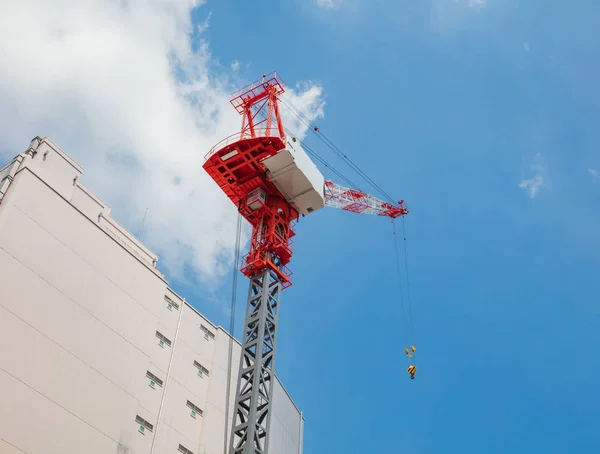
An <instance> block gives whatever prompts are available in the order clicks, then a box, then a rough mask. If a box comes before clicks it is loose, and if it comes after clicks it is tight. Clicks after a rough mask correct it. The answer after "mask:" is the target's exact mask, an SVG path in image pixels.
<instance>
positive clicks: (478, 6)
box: [469, 0, 487, 10]
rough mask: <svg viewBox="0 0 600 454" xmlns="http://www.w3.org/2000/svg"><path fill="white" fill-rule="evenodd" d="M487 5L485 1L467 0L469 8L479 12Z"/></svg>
mask: <svg viewBox="0 0 600 454" xmlns="http://www.w3.org/2000/svg"><path fill="white" fill-rule="evenodd" d="M486 3H487V0H469V8H473V9H476V10H480V9H481V8H483V7H484V6H485V5H486Z"/></svg>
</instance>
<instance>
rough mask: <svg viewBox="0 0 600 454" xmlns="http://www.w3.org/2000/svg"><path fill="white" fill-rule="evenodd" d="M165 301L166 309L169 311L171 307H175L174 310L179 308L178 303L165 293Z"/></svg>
mask: <svg viewBox="0 0 600 454" xmlns="http://www.w3.org/2000/svg"><path fill="white" fill-rule="evenodd" d="M165 301H166V302H167V309H169V310H170V311H172V310H173V309H175V310H176V311H178V310H179V304H177V303H176V302H175V301H173V300H172V299H171V298H169V297H168V296H167V295H165Z"/></svg>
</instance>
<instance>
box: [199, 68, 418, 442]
mask: <svg viewBox="0 0 600 454" xmlns="http://www.w3.org/2000/svg"><path fill="white" fill-rule="evenodd" d="M284 91H285V88H284V84H283V82H282V80H281V79H280V77H279V76H278V75H277V73H271V74H269V75H264V76H263V77H262V79H260V80H257V81H255V82H253V83H251V84H249V85H247V86H246V87H244V88H242V89H240V90H239V91H237V92H236V93H234V94H233V95H232V99H231V104H232V105H233V107H234V108H235V109H236V110H237V111H238V112H239V113H240V114H241V115H242V129H241V131H240V132H239V133H236V134H234V135H232V136H230V137H228V138H226V139H224V140H222V141H221V142H219V143H218V144H217V145H216V146H215V147H213V149H212V150H211V151H210V152H209V153H208V155H207V156H206V161H205V163H204V165H203V168H204V170H205V171H206V172H207V173H208V174H209V175H210V177H211V178H212V179H213V180H214V181H215V182H216V183H217V184H218V185H219V187H220V188H221V189H222V190H223V192H224V193H225V194H226V195H227V197H229V199H230V200H231V201H232V202H233V203H234V204H235V206H236V207H237V209H238V210H239V213H240V214H241V216H242V217H243V218H244V219H246V220H247V221H248V222H249V223H250V225H251V226H252V236H251V240H250V250H249V252H248V254H247V255H246V256H244V258H243V259H242V263H241V272H242V273H243V274H244V275H245V276H247V277H248V278H249V279H250V288H249V292H248V300H247V309H246V318H245V323H244V333H243V340H242V354H241V358H240V365H239V374H238V387H237V392H236V397H235V411H234V416H233V424H232V430H231V439H230V444H229V446H230V451H229V454H267V452H268V446H269V424H270V414H271V401H272V390H273V382H274V377H273V371H274V364H275V351H276V340H277V325H278V319H279V304H280V295H281V291H282V290H283V289H285V288H286V287H289V286H290V285H291V280H290V277H291V272H290V271H289V269H288V268H287V265H288V263H289V262H290V260H291V257H292V238H293V236H294V225H295V223H296V222H297V221H298V220H299V217H300V215H302V216H306V215H308V214H311V213H314V212H315V211H317V210H319V209H321V208H323V207H325V206H330V207H334V208H340V209H343V210H346V211H351V212H354V213H360V214H371V215H376V216H384V217H388V218H392V219H395V218H397V217H400V216H403V215H405V214H407V213H408V210H407V209H406V207H405V206H404V202H403V201H400V202H398V204H391V203H388V202H384V201H382V200H379V199H377V198H376V197H373V196H372V195H369V194H366V193H364V192H362V191H359V190H355V189H350V188H345V187H342V186H339V185H337V184H335V183H333V182H331V181H326V180H325V179H324V177H323V175H322V174H321V172H320V171H319V169H318V168H317V166H316V165H315V164H314V163H313V162H312V160H311V159H310V158H309V157H308V155H307V154H306V153H305V152H304V150H303V149H302V146H301V145H300V143H299V142H298V141H297V140H295V139H294V140H288V138H286V134H285V129H284V127H283V123H282V121H281V116H280V112H279V97H280V96H281V95H282V94H283V93H284ZM265 111H266V112H265ZM259 115H260V116H261V117H262V118H261V119H260V121H258V120H259ZM231 334H232V335H233V333H231Z"/></svg>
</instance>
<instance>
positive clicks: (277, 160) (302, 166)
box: [262, 140, 325, 215]
mask: <svg viewBox="0 0 600 454" xmlns="http://www.w3.org/2000/svg"><path fill="white" fill-rule="evenodd" d="M262 163H263V164H264V166H265V167H266V169H267V170H268V172H269V180H271V181H272V182H273V184H274V185H275V187H276V188H277V189H279V191H280V192H281V194H282V195H283V196H284V197H285V198H286V200H287V202H288V203H289V204H290V205H292V206H293V207H294V208H295V209H296V210H298V213H300V214H303V215H307V214H310V213H314V212H315V211H317V210H320V209H321V208H323V207H324V206H325V178H324V177H323V174H322V173H321V171H320V170H319V168H318V167H317V166H316V165H315V163H314V162H312V160H311V159H310V158H309V157H308V155H307V154H306V152H305V151H304V150H303V149H302V147H301V146H300V144H299V143H298V142H294V141H293V140H287V141H286V147H285V148H284V149H283V150H280V151H279V152H277V154H275V155H273V156H271V157H269V158H266V159H265V160H264V161H262Z"/></svg>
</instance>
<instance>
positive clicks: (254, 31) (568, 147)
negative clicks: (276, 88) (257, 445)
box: [188, 0, 600, 454]
mask: <svg viewBox="0 0 600 454" xmlns="http://www.w3.org/2000/svg"><path fill="white" fill-rule="evenodd" d="M209 11H210V13H211V16H210V19H209V24H210V25H209V28H208V30H207V31H206V34H207V35H206V38H207V39H208V40H209V42H210V45H211V48H212V52H213V55H214V57H215V58H217V59H218V60H219V61H220V62H221V64H222V65H229V64H230V63H231V62H233V61H235V60H237V61H239V62H240V77H242V78H244V80H245V81H248V80H252V79H253V78H256V76H257V74H258V75H260V74H262V73H263V72H268V71H271V70H277V71H279V72H280V74H281V75H282V77H283V78H284V80H285V81H286V82H287V83H288V84H290V85H293V84H294V83H295V82H296V81H298V80H313V81H317V82H319V83H320V84H322V85H323V87H324V98H325V100H326V103H327V104H326V108H325V118H323V119H321V120H318V121H317V123H318V124H319V126H320V127H321V130H322V131H323V132H324V133H325V134H326V135H327V136H328V137H329V138H330V139H332V140H333V141H334V142H335V143H336V144H337V145H338V146H340V147H341V148H342V149H343V150H344V151H345V152H346V153H347V154H348V155H349V156H350V157H351V158H352V159H353V160H354V161H355V162H357V163H359V164H360V166H361V167H362V168H363V169H364V170H365V171H366V172H367V174H369V175H370V176H372V177H373V178H374V179H375V180H376V181H377V182H378V183H379V184H380V185H381V186H383V187H384V189H385V190H386V191H387V192H389V193H391V194H392V195H393V196H394V197H397V198H398V199H400V198H404V199H405V200H406V201H407V203H408V206H409V208H410V209H411V213H410V215H409V216H408V217H407V218H406V227H407V237H408V240H407V241H408V248H409V267H410V268H409V272H410V283H411V288H412V297H413V298H412V300H413V301H412V303H413V319H414V326H415V337H414V342H415V344H416V345H417V348H418V372H417V376H416V379H415V380H414V381H411V380H409V378H408V375H407V373H406V372H405V369H406V366H407V362H406V360H405V358H404V354H403V352H402V350H403V348H404V346H405V336H404V334H403V332H402V326H403V324H402V321H401V320H402V317H403V316H406V313H401V311H400V301H399V297H398V292H397V287H396V285H397V284H396V277H395V276H396V274H395V268H394V266H395V265H394V255H393V249H392V248H393V239H392V234H391V227H390V225H389V222H387V221H385V220H384V219H379V218H371V217H366V216H365V217H361V216H358V215H353V214H349V213H344V212H338V211H335V210H332V209H330V210H323V211H321V212H318V213H316V214H315V215H313V216H311V217H308V218H306V219H304V220H303V221H302V222H301V223H300V224H299V226H298V228H297V232H298V236H297V240H296V243H295V255H294V257H293V262H292V265H291V267H292V269H293V271H294V286H293V287H291V288H290V289H289V290H286V291H285V292H284V294H283V305H282V309H281V319H280V320H281V322H280V323H281V324H280V338H279V351H278V358H277V373H278V374H279V375H280V377H281V378H282V379H283V382H284V383H285V385H286V387H287V388H288V390H289V391H290V393H291V395H292V396H293V398H294V399H295V401H296V402H297V404H298V405H299V407H300V408H301V409H302V410H303V411H304V414H305V417H306V426H305V430H306V432H305V454H317V453H331V454H334V453H340V454H341V453H349V452H352V453H354V452H356V453H359V452H367V453H375V452H396V451H402V452H404V451H406V452H412V453H415V454H419V453H442V452H448V453H451V452H460V453H481V452H486V453H490V454H491V453H506V452H511V453H521V452H522V453H526V452H527V453H529V452H549V453H566V452H596V451H597V450H598V449H600V433H599V432H598V431H597V430H596V421H598V418H599V417H600V410H598V408H599V404H600V396H599V393H598V391H597V383H598V382H599V380H600V360H599V359H598V348H599V347H600V334H598V323H599V321H600V318H599V315H600V310H599V309H598V294H599V292H600V279H598V271H599V270H600V266H599V265H600V260H599V254H598V251H599V246H600V241H599V240H598V235H597V232H598V228H599V226H600V217H599V214H598V213H599V212H598V209H597V207H598V202H599V201H600V179H598V178H597V177H595V176H594V175H593V173H594V172H593V171H594V170H597V169H600V154H599V153H598V145H599V137H598V133H597V124H598V118H599V114H600V105H599V100H600V98H599V96H598V91H597V89H596V87H595V84H594V81H596V80H598V76H599V64H598V57H599V50H600V49H599V44H598V40H597V30H598V28H597V27H598V25H599V21H598V17H599V15H598V13H600V5H597V4H596V3H593V2H584V1H580V2H576V3H575V4H571V3H567V2H564V1H561V2H558V1H545V2H542V1H534V2H528V3H527V4H526V5H522V4H518V3H517V2H516V1H503V0H488V1H487V2H481V3H480V4H478V5H477V4H474V3H473V4H471V5H469V2H468V1H466V0H465V1H462V2H458V1H457V2H452V1H442V0H433V1H424V2H414V1H397V2H389V1H377V2H361V1H358V0H356V1H349V2H343V1H342V2H340V3H339V4H338V7H337V8H334V9H327V8H319V7H318V6H317V5H316V4H314V3H311V2H309V1H304V2H300V1H285V2H280V3H279V4H277V5H275V4H274V3H273V2H267V1H257V2H252V3H248V2H246V3H243V4H240V2H233V1H227V0H223V1H220V2H211V3H208V4H207V5H205V6H203V7H201V8H198V9H197V10H196V11H195V12H194V14H195V20H196V21H197V22H201V21H203V20H204V19H205V18H206V16H207V14H208V12H209ZM307 143H309V144H310V145H311V146H312V147H313V148H315V149H316V150H319V151H320V153H321V155H322V156H323V157H325V159H328V160H330V161H331V162H333V163H336V166H337V168H339V169H340V170H343V171H344V173H345V174H347V175H348V176H349V177H350V178H352V179H354V180H358V177H356V176H355V175H353V174H352V173H351V171H350V170H349V169H348V168H345V167H343V164H342V163H340V162H339V161H336V160H335V157H334V155H333V154H332V153H331V152H330V151H329V150H328V149H326V148H325V147H324V146H323V145H322V144H321V143H320V142H319V141H317V140H316V138H315V137H314V136H311V135H309V136H308V139H307ZM323 170H324V173H325V174H326V176H328V177H330V175H328V174H327V172H325V169H323ZM536 177H537V179H536ZM524 180H533V181H532V182H533V183H534V184H535V183H536V182H537V186H538V187H537V190H536V191H535V194H533V197H532V193H531V191H530V189H531V188H529V189H528V188H527V187H519V185H520V184H522V182H523V181H524ZM366 187H367V186H366V185H365V188H366ZM369 189H370V188H369ZM240 281H241V282H240V292H239V294H240V295H245V288H246V285H247V281H246V280H245V279H240ZM222 291H223V295H225V294H227V292H228V291H229V289H228V287H227V285H225V286H224V288H223V290H222ZM188 293H189V292H188ZM243 304H244V302H243V300H242V299H240V301H239V305H238V314H240V313H241V312H243ZM198 306H199V308H200V309H201V310H205V309H206V310H208V311H210V312H213V315H214V318H215V319H217V321H219V318H220V320H221V323H222V324H223V325H225V326H227V324H228V322H227V320H226V317H225V316H223V315H219V314H218V311H216V310H214V309H210V308H205V307H204V305H203V303H202V302H199V303H198ZM242 323H243V320H242V315H239V317H238V321H237V326H238V328H239V327H240V326H241V324H242ZM238 332H239V331H238Z"/></svg>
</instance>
